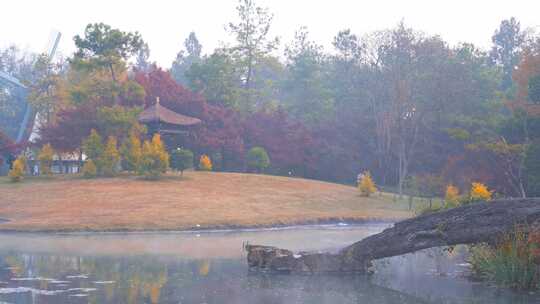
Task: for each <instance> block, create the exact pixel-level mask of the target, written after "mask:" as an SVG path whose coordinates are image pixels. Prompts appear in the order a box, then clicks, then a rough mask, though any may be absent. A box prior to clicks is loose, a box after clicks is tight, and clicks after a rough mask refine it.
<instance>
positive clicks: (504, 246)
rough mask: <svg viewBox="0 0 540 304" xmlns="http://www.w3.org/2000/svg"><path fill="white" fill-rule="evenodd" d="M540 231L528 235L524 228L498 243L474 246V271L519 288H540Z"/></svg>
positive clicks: (472, 261) (486, 277)
mask: <svg viewBox="0 0 540 304" xmlns="http://www.w3.org/2000/svg"><path fill="white" fill-rule="evenodd" d="M536 235H538V233H531V234H529V235H527V234H526V233H524V232H523V231H521V230H520V229H518V228H517V229H516V230H515V231H514V232H513V233H511V234H508V235H506V236H505V237H503V239H502V240H501V241H500V242H499V243H497V245H495V246H489V245H486V244H482V245H475V246H473V247H472V248H471V260H470V262H471V265H472V269H473V272H474V273H475V274H476V275H478V276H479V277H481V278H484V279H486V280H489V281H492V282H495V283H496V284H498V285H500V286H504V287H510V288H515V289H537V288H540V267H539V265H538V264H537V262H538V257H539V256H538V251H537V250H538V246H539V245H540V243H539V242H538V238H537V237H536Z"/></svg>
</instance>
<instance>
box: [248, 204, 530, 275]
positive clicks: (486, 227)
mask: <svg viewBox="0 0 540 304" xmlns="http://www.w3.org/2000/svg"><path fill="white" fill-rule="evenodd" d="M516 225H523V229H524V230H525V231H527V230H528V229H530V228H531V227H540V198H531V199H505V200H496V201H492V202H489V203H477V204H471V205H467V206H462V207H458V208H454V209H450V210H446V211H441V212H436V213H431V214H426V215H421V216H418V217H415V218H412V219H408V220H404V221H401V222H398V223H395V224H394V226H393V227H391V228H388V229H385V230H384V231H383V232H381V233H378V234H375V235H372V236H369V237H367V238H365V239H363V240H361V241H359V242H356V243H354V244H352V245H350V246H348V247H345V248H343V249H342V250H340V251H339V252H337V253H308V252H299V253H297V254H295V253H293V252H292V251H289V250H285V249H278V248H275V247H269V246H259V245H247V246H246V250H247V251H248V256H247V260H248V265H249V267H250V269H251V270H258V271H270V272H285V273H326V272H341V273H366V272H367V271H368V268H369V266H370V265H371V261H372V260H376V259H381V258H385V257H391V256H397V255H402V254H406V253H410V252H415V251H418V250H421V249H427V248H431V247H440V246H450V245H458V244H474V243H481V242H495V241H496V240H497V238H499V237H500V236H501V235H503V234H505V233H509V232H512V231H513V229H514V228H515V226H516Z"/></svg>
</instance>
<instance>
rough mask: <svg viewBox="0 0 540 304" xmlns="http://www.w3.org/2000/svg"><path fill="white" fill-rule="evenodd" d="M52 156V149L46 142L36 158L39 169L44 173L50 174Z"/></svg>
mask: <svg viewBox="0 0 540 304" xmlns="http://www.w3.org/2000/svg"><path fill="white" fill-rule="evenodd" d="M53 158H54V150H53V148H52V147H51V145H50V144H46V145H44V146H43V147H42V148H41V151H39V155H38V160H39V171H40V173H41V174H44V175H51V174H52V170H51V167H52V163H53Z"/></svg>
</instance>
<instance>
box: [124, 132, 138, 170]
mask: <svg viewBox="0 0 540 304" xmlns="http://www.w3.org/2000/svg"><path fill="white" fill-rule="evenodd" d="M120 154H121V157H122V168H124V169H125V170H127V171H131V172H139V171H140V167H141V162H142V145H141V140H140V139H139V136H138V134H137V132H135V131H131V132H130V134H129V137H128V138H127V139H125V140H124V143H123V144H122V146H121V148H120Z"/></svg>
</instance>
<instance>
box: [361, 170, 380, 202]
mask: <svg viewBox="0 0 540 304" xmlns="http://www.w3.org/2000/svg"><path fill="white" fill-rule="evenodd" d="M358 190H360V193H361V194H362V196H365V197H369V196H370V195H371V194H373V193H375V192H377V187H376V186H375V182H373V179H372V178H371V174H370V173H369V171H364V173H362V177H360V182H359V183H358Z"/></svg>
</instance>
